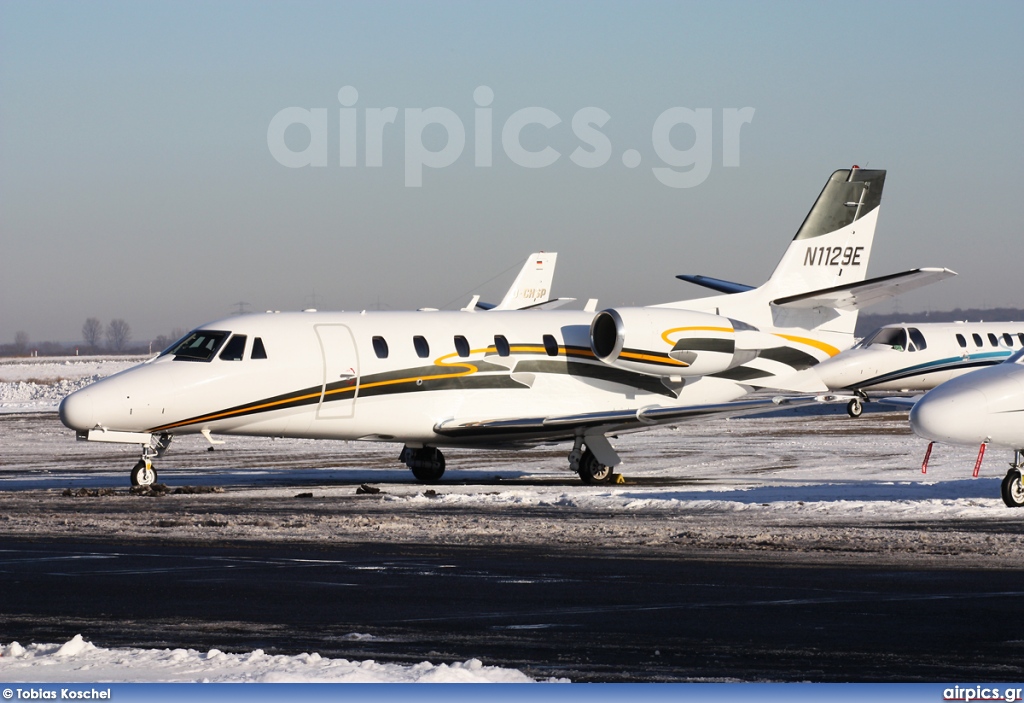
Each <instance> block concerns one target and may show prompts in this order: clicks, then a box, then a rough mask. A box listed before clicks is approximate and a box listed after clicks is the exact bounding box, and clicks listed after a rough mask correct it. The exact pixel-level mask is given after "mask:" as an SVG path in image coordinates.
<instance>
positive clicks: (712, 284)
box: [676, 273, 754, 293]
mask: <svg viewBox="0 0 1024 703" xmlns="http://www.w3.org/2000/svg"><path fill="white" fill-rule="evenodd" d="M676 278H678V279H679V280H681V281H686V282H687V283H696V284H697V285H698V286H704V287H705V288H710V289H711V290H716V291H718V292H719V293H745V292H746V291H748V290H754V286H748V285H746V284H743V283H733V282H732V281H723V280H722V279H721V278H712V277H711V276H700V275H692V274H689V273H684V274H680V275H679V276H676Z"/></svg>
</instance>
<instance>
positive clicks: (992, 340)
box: [988, 332, 999, 347]
mask: <svg viewBox="0 0 1024 703" xmlns="http://www.w3.org/2000/svg"><path fill="white" fill-rule="evenodd" d="M988 343H989V344H991V345H992V346H993V347H998V346H999V340H998V339H996V336H995V335H994V334H992V333H991V332H989V333H988Z"/></svg>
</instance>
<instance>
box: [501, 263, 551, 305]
mask: <svg viewBox="0 0 1024 703" xmlns="http://www.w3.org/2000/svg"><path fill="white" fill-rule="evenodd" d="M557 260H558V254H557V253H556V252H543V251H541V252H536V253H534V254H530V256H529V257H528V258H527V259H526V263H525V264H523V268H522V269H520V271H519V275H518V276H516V280H515V281H514V282H513V283H512V287H511V288H509V289H508V292H507V293H505V297H504V298H502V300H501V302H500V303H498V304H497V305H495V306H494V308H492V309H494V310H522V309H524V308H529V307H533V306H535V305H539V304H541V303H546V302H548V300H549V299H550V297H551V281H552V279H553V278H554V276H555V262H556V261H557Z"/></svg>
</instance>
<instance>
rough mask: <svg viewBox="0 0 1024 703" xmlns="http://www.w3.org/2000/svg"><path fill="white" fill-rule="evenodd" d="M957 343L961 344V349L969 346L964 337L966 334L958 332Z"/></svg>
mask: <svg viewBox="0 0 1024 703" xmlns="http://www.w3.org/2000/svg"><path fill="white" fill-rule="evenodd" d="M956 343H957V344H959V345H960V348H961V349H966V348H967V340H966V339H964V336H963V335H962V334H958V335H957V336H956Z"/></svg>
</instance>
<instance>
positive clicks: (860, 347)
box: [814, 322, 1024, 417]
mask: <svg viewBox="0 0 1024 703" xmlns="http://www.w3.org/2000/svg"><path fill="white" fill-rule="evenodd" d="M1021 348H1024V322H930V323H924V324H898V325H886V326H884V327H880V328H879V329H877V330H875V331H874V332H872V333H871V334H869V335H868V336H867V337H865V338H864V339H863V341H861V342H860V343H859V344H857V345H856V346H854V347H853V348H852V349H848V350H846V351H844V352H843V353H842V354H839V355H838V356H836V357H833V358H831V359H828V360H826V361H823V362H822V363H820V364H818V365H817V366H816V367H815V369H814V370H815V372H816V373H817V375H818V377H819V378H821V380H822V382H823V383H824V384H825V385H826V386H828V388H829V390H833V391H853V392H854V393H855V394H856V395H857V397H855V398H854V399H852V400H851V401H850V403H849V405H848V406H847V410H848V412H849V413H850V415H851V416H853V417H857V416H859V415H860V414H861V412H862V407H863V406H862V404H861V401H862V400H863V401H867V400H868V395H867V392H868V391H926V390H929V389H931V388H934V387H935V386H937V385H939V384H940V383H943V382H945V381H948V380H949V379H951V378H955V377H957V376H962V375H963V374H965V373H967V372H969V371H974V370H976V369H978V368H980V367H983V366H992V365H995V364H999V363H1001V362H1003V361H1005V360H1006V359H1007V357H1009V356H1010V355H1011V354H1013V353H1014V351H1016V350H1019V349H1021Z"/></svg>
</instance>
